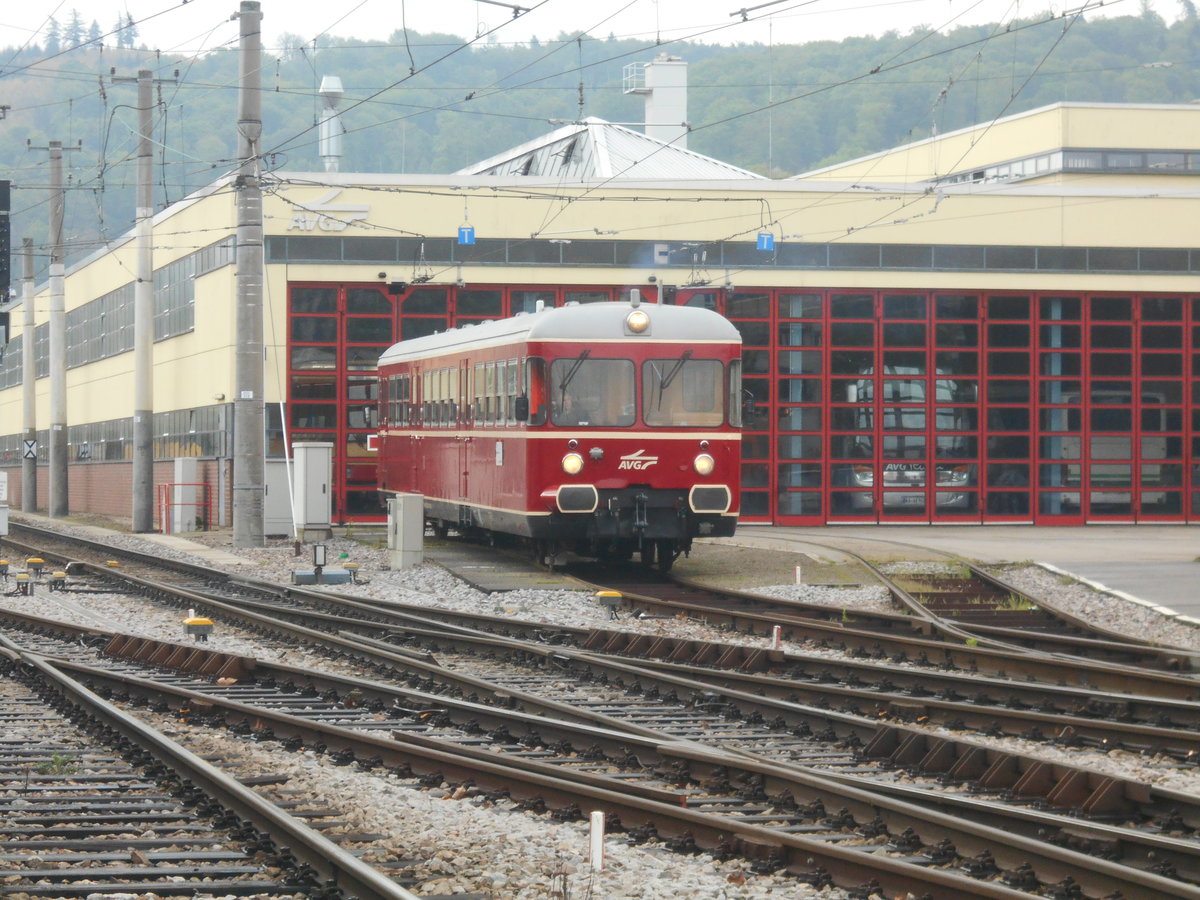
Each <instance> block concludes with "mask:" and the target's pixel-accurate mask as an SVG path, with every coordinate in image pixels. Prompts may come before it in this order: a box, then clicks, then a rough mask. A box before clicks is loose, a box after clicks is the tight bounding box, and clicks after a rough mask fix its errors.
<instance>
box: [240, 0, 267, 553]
mask: <svg viewBox="0 0 1200 900" xmlns="http://www.w3.org/2000/svg"><path fill="white" fill-rule="evenodd" d="M260 5H261V4H259V3H258V2H257V0H242V3H241V7H240V11H239V13H238V18H239V22H240V26H241V28H240V48H241V70H240V73H239V74H240V91H239V100H238V160H239V166H238V173H237V179H236V187H237V309H236V314H235V317H234V318H235V322H236V327H237V334H236V335H235V337H234V340H235V341H236V348H235V354H234V355H235V371H234V380H235V388H234V390H235V393H234V398H233V545H234V546H235V547H261V546H263V545H264V531H265V525H264V522H263V482H264V480H265V475H266V463H265V453H264V448H263V441H264V431H263V424H264V409H263V383H264V381H265V378H264V375H263V365H264V359H263V226H262V185H261V182H260V179H259V171H260V163H259V149H260V148H259V142H260V139H261V137H262V93H261V84H262V31H261V29H262V11H261V9H260Z"/></svg>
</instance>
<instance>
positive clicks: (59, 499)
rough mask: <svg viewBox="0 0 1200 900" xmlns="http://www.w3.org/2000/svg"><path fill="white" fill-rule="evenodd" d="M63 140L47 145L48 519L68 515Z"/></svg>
mask: <svg viewBox="0 0 1200 900" xmlns="http://www.w3.org/2000/svg"><path fill="white" fill-rule="evenodd" d="M65 205H66V193H65V191H64V190H63V146H62V141H51V142H50V506H49V512H50V516H51V518H57V519H61V518H63V517H65V516H66V515H67V514H68V511H69V509H68V507H69V502H68V494H67V306H66V265H65V264H64V261H63V246H62V239H63V211H64V207H65Z"/></svg>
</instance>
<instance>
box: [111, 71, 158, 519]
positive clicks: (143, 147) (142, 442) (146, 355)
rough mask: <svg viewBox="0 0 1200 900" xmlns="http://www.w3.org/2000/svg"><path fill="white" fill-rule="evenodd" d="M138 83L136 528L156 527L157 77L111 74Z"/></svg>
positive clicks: (141, 73)
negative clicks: (153, 141)
mask: <svg viewBox="0 0 1200 900" xmlns="http://www.w3.org/2000/svg"><path fill="white" fill-rule="evenodd" d="M112 80H113V84H123V83H131V82H134V81H136V82H137V86H138V131H139V139H138V166H137V222H136V234H137V281H135V282H134V286H133V531H134V533H135V534H145V533H147V532H150V531H153V530H154V428H153V425H154V183H153V177H154V157H153V151H152V148H151V130H152V127H153V123H152V116H151V113H152V112H153V111H154V97H153V91H154V81H155V79H154V76H153V73H152V72H151V71H150V70H149V69H139V70H138V73H137V78H136V79H135V78H129V77H125V76H117V75H113V76H112Z"/></svg>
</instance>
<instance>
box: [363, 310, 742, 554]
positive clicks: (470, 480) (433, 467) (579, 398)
mask: <svg viewBox="0 0 1200 900" xmlns="http://www.w3.org/2000/svg"><path fill="white" fill-rule="evenodd" d="M379 377H380V390H379V398H380V431H379V437H380V443H379V487H380V490H381V491H384V492H389V493H419V494H422V495H423V496H424V508H425V516H426V518H427V520H428V521H429V522H430V524H431V525H432V526H433V528H434V530H435V533H438V534H444V533H445V532H446V531H447V530H448V529H450V528H455V529H456V530H458V531H460V532H500V533H504V534H511V535H517V536H520V537H522V538H526V539H528V540H529V541H530V542H531V543H532V545H533V546H534V548H535V549H536V551H537V553H538V556H539V557H540V558H543V559H544V558H550V559H553V558H555V557H556V556H557V555H558V554H560V553H561V552H563V551H571V552H575V553H579V554H583V555H588V556H599V557H605V558H614V559H624V558H628V557H629V556H630V555H632V554H633V553H634V552H639V553H641V558H642V560H643V562H647V563H650V562H654V563H657V565H658V566H659V567H660V568H662V569H667V568H669V567H670V565H671V564H672V563H673V562H674V560H675V559H676V557H678V555H679V554H680V553H683V552H686V551H687V550H689V549H690V548H691V545H692V540H693V539H694V538H695V537H697V536H700V535H712V536H727V535H731V534H733V531H734V528H735V526H736V524H737V515H738V478H739V474H740V471H739V470H740V459H741V453H740V440H741V437H740V434H739V426H740V424H741V421H740V420H741V404H740V400H741V337H740V335H739V334H738V332H737V330H736V329H735V328H734V327H733V325H732V324H730V323H729V322H728V321H727V320H726V319H725V318H723V317H722V316H720V315H718V314H717V313H715V312H711V311H709V310H705V309H699V308H694V307H685V306H663V305H658V304H650V303H639V302H638V300H637V298H636V296H635V297H634V299H633V300H632V301H631V302H626V303H593V304H587V305H582V306H581V305H574V304H572V305H568V306H566V307H562V308H558V309H540V310H538V311H537V312H534V313H528V314H521V315H517V316H515V317H513V318H510V319H503V320H499V321H494V322H485V323H483V324H480V325H468V326H464V327H462V328H456V329H453V330H451V331H447V332H445V333H442V334H437V335H432V336H429V337H421V338H416V339H414V340H411V341H403V342H401V343H399V344H396V345H395V346H393V347H391V348H390V349H389V350H388V351H387V352H385V353H384V354H383V356H382V357H381V358H380V360H379Z"/></svg>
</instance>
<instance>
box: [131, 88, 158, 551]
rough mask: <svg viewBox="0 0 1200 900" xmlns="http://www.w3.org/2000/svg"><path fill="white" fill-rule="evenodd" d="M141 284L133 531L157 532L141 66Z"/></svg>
mask: <svg viewBox="0 0 1200 900" xmlns="http://www.w3.org/2000/svg"><path fill="white" fill-rule="evenodd" d="M137 85H138V126H139V130H140V131H141V135H140V139H139V140H138V166H137V178H138V186H137V191H138V200H137V282H136V283H135V284H134V288H133V530H134V533H139V534H144V533H146V532H149V531H153V530H154V431H153V425H154V233H153V228H154V224H153V222H154V185H153V183H152V179H153V176H154V168H153V167H154V158H153V156H152V149H151V144H150V129H151V115H150V114H151V112H152V110H153V102H154V98H153V87H154V86H153V82H152V74H151V72H150V70H149V69H139V70H138V74H137Z"/></svg>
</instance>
